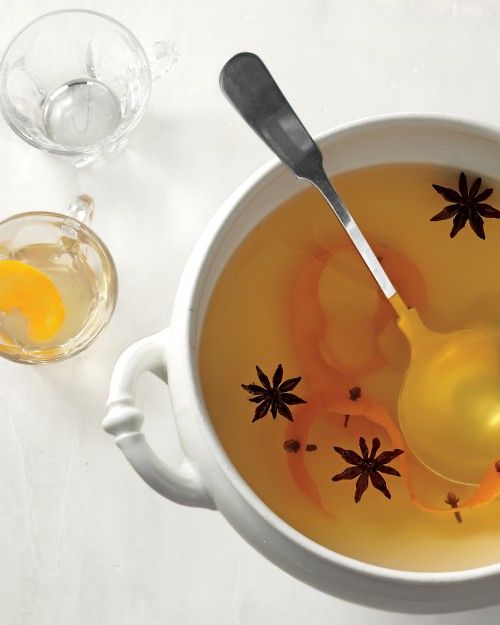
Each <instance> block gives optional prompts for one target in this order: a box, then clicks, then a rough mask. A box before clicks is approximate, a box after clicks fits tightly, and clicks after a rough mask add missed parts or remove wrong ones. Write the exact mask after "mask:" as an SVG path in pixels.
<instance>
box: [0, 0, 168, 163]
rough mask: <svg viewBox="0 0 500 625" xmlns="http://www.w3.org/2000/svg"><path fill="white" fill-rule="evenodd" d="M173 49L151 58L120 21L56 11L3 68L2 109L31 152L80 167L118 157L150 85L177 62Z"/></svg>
mask: <svg viewBox="0 0 500 625" xmlns="http://www.w3.org/2000/svg"><path fill="white" fill-rule="evenodd" d="M176 58H177V54H176V51H175V48H174V46H173V44H172V43H169V42H157V43H155V44H154V45H153V46H152V47H151V48H150V49H149V50H148V51H147V52H146V51H145V50H144V48H143V47H142V46H141V44H140V43H139V41H138V40H137V39H136V38H135V36H134V35H133V34H132V33H131V32H130V31H129V30H128V29H127V28H125V27H124V26H122V25H121V24H119V23H118V22H117V21H116V20H114V19H113V18H111V17H108V16H106V15H102V14H100V13H96V12H93V11H84V10H68V11H56V12H54V13H48V14H47V15H43V16H42V17H39V18H38V19H37V20H35V21H34V22H32V23H31V24H28V26H26V27H25V28H24V29H23V30H22V31H21V32H20V33H19V34H18V35H17V36H16V37H15V38H14V40H13V41H12V42H11V43H10V45H9V46H8V48H7V49H6V51H5V53H4V55H3V58H2V61H1V63H0V108H1V110H2V113H3V116H4V118H5V120H6V121H7V123H8V125H9V126H10V128H11V129H12V130H13V131H14V132H15V133H16V134H17V135H19V136H20V137H21V138H22V139H24V140H25V141H27V142H28V143H29V144H30V145H32V146H34V147H36V148H38V149H40V150H44V151H45V152H50V153H52V154H58V155H60V156H64V157H67V158H69V159H70V160H71V161H72V162H73V163H74V164H75V165H77V166H81V165H85V164H87V163H88V162H90V161H92V160H94V159H95V158H97V157H99V156H102V155H104V154H106V153H110V152H112V151H114V150H116V149H117V148H118V147H119V146H120V145H122V144H123V143H124V142H125V141H126V139H127V136H128V134H129V133H130V131H131V130H132V129H133V128H134V127H135V126H136V124H137V123H138V122H139V120H140V119H141V117H142V114H143V112H144V109H145V107H146V105H147V103H148V100H149V95H150V92H151V85H152V83H153V82H155V81H156V80H157V79H158V78H160V77H161V76H162V75H164V74H165V73H166V72H167V71H168V70H169V69H170V67H171V66H172V65H173V63H174V62H175V61H176Z"/></svg>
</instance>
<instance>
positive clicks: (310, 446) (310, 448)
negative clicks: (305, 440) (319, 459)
mask: <svg viewBox="0 0 500 625" xmlns="http://www.w3.org/2000/svg"><path fill="white" fill-rule="evenodd" d="M316 449H318V446H317V445H315V444H314V443H309V445H306V451H316Z"/></svg>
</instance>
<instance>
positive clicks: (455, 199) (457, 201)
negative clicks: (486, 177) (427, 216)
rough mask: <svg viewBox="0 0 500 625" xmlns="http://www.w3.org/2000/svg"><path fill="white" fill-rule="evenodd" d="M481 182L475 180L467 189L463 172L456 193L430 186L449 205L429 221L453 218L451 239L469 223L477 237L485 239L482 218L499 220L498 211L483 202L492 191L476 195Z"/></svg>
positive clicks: (436, 185)
mask: <svg viewBox="0 0 500 625" xmlns="http://www.w3.org/2000/svg"><path fill="white" fill-rule="evenodd" d="M481 182H482V180H481V178H476V180H474V182H473V183H472V184H471V186H470V189H469V187H468V184H467V176H466V175H465V174H464V172H461V173H460V176H459V179H458V191H455V189H449V188H447V187H442V186H440V185H439V184H433V185H432V186H433V187H434V189H435V190H436V191H437V192H438V193H439V194H440V195H442V196H443V197H444V199H445V200H446V201H447V202H451V204H450V205H449V206H445V207H444V208H443V210H442V211H440V212H439V213H437V215H434V217H431V221H441V220H443V219H451V218H452V217H453V227H452V229H451V232H450V237H451V238H453V237H454V236H455V235H456V234H457V232H459V231H460V230H462V228H463V227H464V226H465V224H466V223H467V222H469V223H470V226H471V228H472V229H473V230H474V232H475V233H476V234H477V236H478V237H479V238H480V239H485V238H486V235H485V234H484V225H483V224H484V220H483V217H491V218H493V219H499V218H500V211H498V210H497V209H496V208H493V206H490V205H489V204H484V200H486V199H488V198H489V197H490V195H491V194H492V193H493V189H484V190H483V191H481V193H478V191H479V188H480V186H481Z"/></svg>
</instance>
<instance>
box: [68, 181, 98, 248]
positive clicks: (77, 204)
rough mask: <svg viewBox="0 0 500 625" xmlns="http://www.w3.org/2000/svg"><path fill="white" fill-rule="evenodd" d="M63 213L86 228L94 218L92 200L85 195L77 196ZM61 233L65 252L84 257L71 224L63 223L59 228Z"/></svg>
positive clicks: (76, 233)
mask: <svg viewBox="0 0 500 625" xmlns="http://www.w3.org/2000/svg"><path fill="white" fill-rule="evenodd" d="M63 212H64V214H65V215H67V216H68V217H71V218H72V219H76V220H77V221H80V222H81V223H83V224H85V225H86V226H90V222H91V221H92V217H93V216H94V200H93V199H92V198H91V197H90V195H86V194H85V193H83V194H82V195H77V196H76V197H75V198H74V199H73V201H72V202H71V204H70V205H69V206H68V207H67V208H66V210H65V211H63ZM61 232H62V233H63V237H62V241H63V243H64V246H65V248H66V251H68V252H73V253H76V255H77V256H80V257H82V256H84V254H82V252H81V250H80V245H79V243H78V232H77V231H76V230H75V228H74V227H73V224H71V223H68V222H65V223H64V224H63V225H62V226H61Z"/></svg>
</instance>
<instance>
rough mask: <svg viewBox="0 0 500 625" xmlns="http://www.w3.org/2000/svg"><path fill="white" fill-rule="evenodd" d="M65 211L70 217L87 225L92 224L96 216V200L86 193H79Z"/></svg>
mask: <svg viewBox="0 0 500 625" xmlns="http://www.w3.org/2000/svg"><path fill="white" fill-rule="evenodd" d="M64 212H65V213H66V215H68V217H73V219H77V220H78V221H81V222H82V223H84V224H85V225H86V226H90V223H91V221H92V217H93V216H94V200H93V199H92V198H91V197H90V195H87V194H86V193H83V194H82V195H77V196H76V197H75V198H74V199H73V201H72V202H71V204H70V205H69V206H68V208H67V209H66V210H65V211H64Z"/></svg>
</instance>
